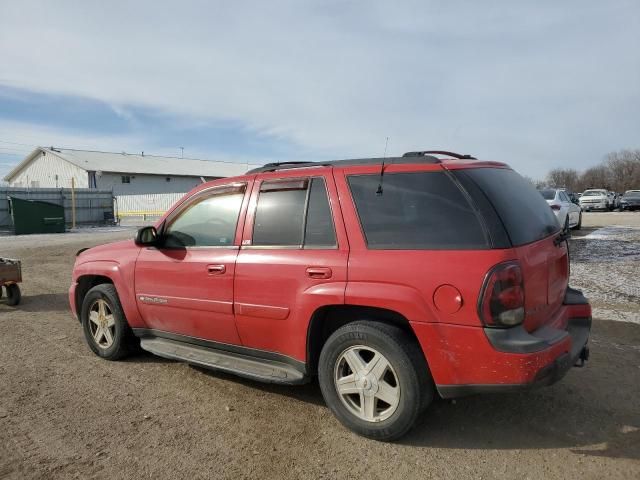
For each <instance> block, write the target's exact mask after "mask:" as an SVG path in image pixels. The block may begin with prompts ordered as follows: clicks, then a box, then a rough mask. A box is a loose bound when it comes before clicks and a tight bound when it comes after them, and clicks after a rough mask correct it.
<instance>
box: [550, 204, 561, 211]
mask: <svg viewBox="0 0 640 480" xmlns="http://www.w3.org/2000/svg"><path fill="white" fill-rule="evenodd" d="M551 210H560V205H551Z"/></svg>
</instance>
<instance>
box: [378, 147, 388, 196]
mask: <svg viewBox="0 0 640 480" xmlns="http://www.w3.org/2000/svg"><path fill="white" fill-rule="evenodd" d="M388 146H389V137H387V139H386V141H385V142H384V155H383V156H382V165H380V182H379V183H378V189H377V190H376V195H378V196H380V195H382V193H383V190H382V181H383V179H384V161H385V160H386V158H387V147H388Z"/></svg>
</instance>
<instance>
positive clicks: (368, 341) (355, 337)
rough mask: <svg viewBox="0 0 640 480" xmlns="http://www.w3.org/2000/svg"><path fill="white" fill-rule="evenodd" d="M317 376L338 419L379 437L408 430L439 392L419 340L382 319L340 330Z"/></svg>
mask: <svg viewBox="0 0 640 480" xmlns="http://www.w3.org/2000/svg"><path fill="white" fill-rule="evenodd" d="M318 379H319V383H320V388H321V390H322V395H323V397H324V399H325V402H326V403H327V405H328V406H329V408H330V409H331V411H332V412H333V413H334V414H335V416H336V417H337V418H338V420H339V421H340V422H341V423H342V424H343V425H345V426H346V427H347V428H349V429H351V430H353V431H354V432H356V433H358V434H360V435H363V436H365V437H369V438H373V439H376V440H394V439H397V438H399V437H401V436H402V435H404V434H405V433H407V432H408V431H409V429H410V428H411V427H412V426H413V425H414V423H415V421H416V419H417V418H418V416H419V415H420V413H421V412H422V411H423V410H424V409H425V408H426V407H427V406H428V405H429V404H430V403H431V400H432V399H433V395H434V386H433V382H432V380H431V375H430V374H429V369H428V367H427V364H426V361H425V359H424V355H423V354H422V351H421V350H420V347H419V346H418V345H417V343H416V342H415V341H414V340H413V339H412V338H411V337H410V336H409V335H407V334H406V333H405V332H404V331H402V330H401V329H400V328H398V327H395V326H393V325H387V324H384V323H378V322H369V321H361V322H354V323H350V324H347V325H345V326H344V327H341V328H339V329H338V330H336V331H335V332H334V333H333V334H332V335H331V336H330V337H329V339H328V340H327V342H326V343H325V345H324V347H323V349H322V352H321V354H320V361H319V365H318Z"/></svg>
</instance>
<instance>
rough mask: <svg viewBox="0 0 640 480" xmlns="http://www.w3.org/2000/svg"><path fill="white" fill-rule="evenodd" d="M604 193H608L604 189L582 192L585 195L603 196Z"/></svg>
mask: <svg viewBox="0 0 640 480" xmlns="http://www.w3.org/2000/svg"><path fill="white" fill-rule="evenodd" d="M603 195H606V192H605V191H604V190H587V191H585V192H584V193H583V194H582V196H583V197H601V196H603Z"/></svg>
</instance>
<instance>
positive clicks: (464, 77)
mask: <svg viewBox="0 0 640 480" xmlns="http://www.w3.org/2000/svg"><path fill="white" fill-rule="evenodd" d="M639 24H640V3H638V2H637V1H634V0H629V1H623V0H620V1H615V0H614V1H611V2H601V1H595V0H594V1H566V2H556V1H537V2H512V1H506V0H505V1H483V2H462V1H447V2H444V1H442V2H436V1H394V2H375V1H369V2H360V1H306V2H300V1H276V0H273V1H269V2H255V1H254V2H248V1H235V2H216V1H206V2H205V1H180V2H161V1H156V2H151V1H137V2H124V1H117V0H114V1H110V2H99V1H84V2H71V1H64V0H61V1H57V2H38V1H29V0H26V1H20V2H2V3H0V176H4V174H6V173H7V172H8V171H9V169H10V168H11V167H12V165H15V163H17V162H18V161H19V160H20V159H21V158H23V156H24V155H25V154H26V153H27V152H28V151H30V149H31V148H32V147H33V146H35V145H55V146H62V147H75V148H86V149H95V150H108V151H128V152H134V151H142V150H144V151H145V152H147V153H155V154H164V155H177V156H179V155H180V147H184V154H185V156H187V157H194V158H206V159H214V160H218V159H219V160H235V161H239V162H242V163H246V162H250V163H256V164H258V163H263V162H267V161H282V160H307V159H311V160H322V159H331V158H348V157H360V156H377V155H381V154H382V153H383V150H384V144H385V138H386V137H387V136H388V137H390V142H389V153H390V154H402V153H403V152H405V151H409V150H416V149H430V148H434V149H451V150H454V151H460V152H462V153H472V154H475V155H476V156H478V157H481V158H487V159H494V160H501V161H505V162H507V163H510V164H511V165H512V166H513V167H514V168H516V169H517V170H519V171H520V172H521V173H524V174H527V175H530V176H532V177H535V178H541V177H543V176H544V175H545V174H546V172H547V171H548V170H549V169H551V168H553V167H555V166H570V167H574V168H578V169H583V168H587V167H589V166H591V165H594V164H596V163H598V162H599V161H600V160H601V159H602V157H603V156H604V155H605V154H606V153H608V152H610V151H614V150H618V149H622V148H640V137H639V134H638V132H640V115H638V112H639V111H640V88H639V87H638V86H639V85H640V55H638V53H637V47H638V45H640V29H639V28H637V25H639Z"/></svg>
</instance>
